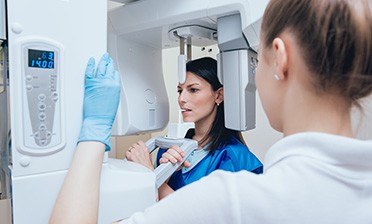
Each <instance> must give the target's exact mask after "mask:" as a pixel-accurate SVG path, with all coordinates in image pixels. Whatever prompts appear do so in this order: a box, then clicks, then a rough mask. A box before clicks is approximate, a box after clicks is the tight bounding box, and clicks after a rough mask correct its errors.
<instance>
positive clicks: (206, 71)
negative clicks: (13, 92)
mask: <svg viewBox="0 0 372 224" xmlns="http://www.w3.org/2000/svg"><path fill="white" fill-rule="evenodd" d="M186 71H187V72H191V73H193V74H195V75H197V76H199V77H201V78H203V79H204V80H206V81H207V82H208V83H209V84H210V85H211V86H212V89H213V91H217V90H218V89H219V88H221V87H222V84H221V83H220V81H219V80H218V77H217V61H216V60H214V59H213V58H210V57H204V58H200V59H196V60H193V61H189V62H187V64H186ZM231 136H234V137H235V138H237V139H238V140H239V141H240V142H241V143H242V144H244V145H246V143H245V141H244V139H243V136H242V134H241V132H240V131H235V130H231V129H228V128H226V127H225V113H224V104H223V102H222V103H221V104H220V105H219V106H218V107H217V113H216V117H215V118H214V121H213V124H212V126H211V128H210V129H209V132H208V134H207V135H206V136H205V137H204V138H203V139H202V140H201V141H200V142H199V144H202V143H204V142H206V141H209V143H210V144H209V146H208V148H207V150H209V151H210V152H214V151H215V150H216V149H217V148H218V147H223V146H225V145H227V144H229V142H230V140H231Z"/></svg>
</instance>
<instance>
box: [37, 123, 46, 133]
mask: <svg viewBox="0 0 372 224" xmlns="http://www.w3.org/2000/svg"><path fill="white" fill-rule="evenodd" d="M46 129H47V127H46V125H45V124H44V123H42V124H40V126H39V130H40V131H45V130H46Z"/></svg>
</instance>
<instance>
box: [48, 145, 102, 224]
mask: <svg viewBox="0 0 372 224" xmlns="http://www.w3.org/2000/svg"><path fill="white" fill-rule="evenodd" d="M105 147H106V146H105V145H104V144H102V143H100V142H80V143H79V144H78V146H77V149H76V152H75V155H74V158H73V161H72V164H71V167H70V169H69V171H68V174H67V176H66V179H65V181H64V184H63V186H62V190H61V192H60V193H59V195H58V199H57V201H56V204H55V207H54V209H53V213H52V216H51V219H50V223H97V219H98V204H99V203H98V202H99V185H100V175H101V168H102V160H103V155H104V152H105Z"/></svg>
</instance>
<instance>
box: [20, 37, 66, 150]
mask: <svg viewBox="0 0 372 224" xmlns="http://www.w3.org/2000/svg"><path fill="white" fill-rule="evenodd" d="M22 54H23V57H24V58H23V60H22V67H23V70H22V71H23V74H22V82H23V85H24V87H23V94H22V95H23V113H24V116H23V119H24V120H23V126H24V128H23V136H24V146H26V148H31V149H33V150H43V149H45V148H50V147H53V146H56V145H58V144H60V143H61V141H62V139H61V110H60V101H61V100H60V87H59V86H60V64H59V62H60V58H59V57H60V49H59V48H58V47H56V46H53V45H51V44H46V43H27V44H24V45H23V47H22Z"/></svg>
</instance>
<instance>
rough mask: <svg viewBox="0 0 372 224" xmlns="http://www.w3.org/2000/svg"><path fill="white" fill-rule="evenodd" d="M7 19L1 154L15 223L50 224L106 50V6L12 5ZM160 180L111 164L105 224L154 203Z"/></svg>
mask: <svg viewBox="0 0 372 224" xmlns="http://www.w3.org/2000/svg"><path fill="white" fill-rule="evenodd" d="M7 15H8V18H7V28H8V38H7V42H8V46H9V58H8V60H9V95H10V103H9V104H10V105H9V106H10V108H9V114H10V126H11V146H10V147H11V148H10V149H9V151H10V152H11V154H10V155H9V153H7V152H8V148H7V146H4V147H5V148H2V149H1V155H2V156H5V158H4V157H3V158H1V161H2V163H3V164H2V168H3V169H4V170H5V171H6V172H5V173H7V174H8V175H9V178H10V183H11V196H10V197H11V202H12V213H13V222H14V223H17V224H22V223H48V220H49V216H50V214H51V211H52V209H53V205H54V202H55V199H56V197H57V194H58V192H59V190H60V187H61V185H62V182H63V180H64V177H65V175H66V172H67V170H68V168H69V165H70V162H71V158H72V156H73V154H74V151H75V148H76V144H77V139H78V136H79V132H80V127H81V122H82V103H83V93H84V72H85V66H86V63H87V61H88V59H89V58H90V57H92V56H93V57H95V58H96V61H98V60H99V59H100V57H101V56H102V54H103V53H105V52H106V42H107V35H106V33H107V31H106V30H107V0H99V1H94V3H92V2H91V1H89V0H79V1H61V0H33V1H29V0H11V1H7ZM1 106H2V107H3V106H6V105H1ZM5 142H8V141H5ZM2 147H3V145H2ZM155 177H156V176H155V174H154V173H153V172H150V171H149V170H148V169H146V168H144V167H143V166H140V165H138V164H135V163H131V162H124V161H123V160H120V161H119V160H114V159H107V158H106V162H105V163H104V165H103V169H102V178H101V188H100V189H101V199H100V211H99V222H100V223H111V222H113V221H116V220H119V219H123V218H125V217H128V216H129V215H131V214H132V213H134V212H136V211H140V210H143V209H144V208H146V207H148V206H150V205H151V204H153V203H155V201H156V195H157V191H156V187H155V183H156V179H155ZM82 209H83V208H82Z"/></svg>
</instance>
